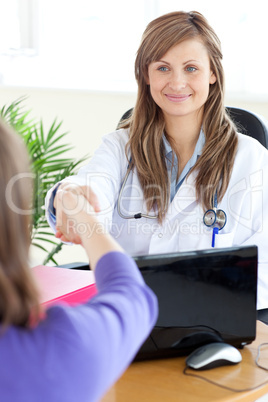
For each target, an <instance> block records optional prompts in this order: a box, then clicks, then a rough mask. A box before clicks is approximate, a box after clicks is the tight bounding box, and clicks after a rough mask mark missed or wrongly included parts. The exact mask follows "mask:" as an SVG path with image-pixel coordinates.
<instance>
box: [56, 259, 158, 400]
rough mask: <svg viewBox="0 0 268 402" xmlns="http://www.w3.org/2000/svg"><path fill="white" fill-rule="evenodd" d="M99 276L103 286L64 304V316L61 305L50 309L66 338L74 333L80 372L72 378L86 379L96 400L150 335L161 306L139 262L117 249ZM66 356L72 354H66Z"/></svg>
mask: <svg viewBox="0 0 268 402" xmlns="http://www.w3.org/2000/svg"><path fill="white" fill-rule="evenodd" d="M95 276H96V284H97V287H98V291H99V292H98V294H97V296H96V297H94V298H93V299H91V300H90V301H89V302H88V303H87V304H85V305H81V306H77V307H75V308H71V307H68V308H66V307H65V309H64V311H65V314H63V316H61V315H62V310H63V309H62V308H61V307H58V308H57V307H55V308H53V309H51V311H50V314H49V315H51V314H52V315H54V314H55V315H56V316H57V325H58V330H59V331H60V333H61V335H60V337H63V338H65V340H64V342H67V339H68V338H71V340H70V339H69V341H68V342H71V343H73V346H75V351H76V370H77V372H76V373H75V374H73V379H75V378H76V376H77V375H78V378H77V381H78V382H79V384H80V387H81V385H82V384H84V385H83V386H85V387H86V389H88V392H90V395H91V397H92V396H94V398H93V400H95V398H96V400H98V399H99V398H100V397H101V396H102V395H103V393H104V392H105V391H107V389H108V388H109V387H110V386H111V385H112V384H113V383H114V382H115V381H116V380H117V379H118V378H119V377H120V375H121V374H122V373H123V371H124V370H125V369H126V368H127V366H128V365H129V364H130V362H131V361H132V359H133V358H134V356H135V354H136V353H137V351H138V349H139V347H140V346H141V345H142V343H143V342H144V340H145V339H146V338H147V336H148V335H149V333H150V331H151V329H152V327H153V325H154V324H155V321H156V318H157V314H158V305H157V300H156V297H155V295H154V293H153V292H152V291H151V289H150V288H149V287H147V285H145V283H144V281H143V278H142V276H141V274H140V272H139V270H138V269H137V266H136V264H135V263H134V261H133V260H132V259H131V258H130V257H129V256H127V255H126V254H123V253H120V252H112V253H108V254H106V255H105V256H103V257H102V258H101V260H100V261H99V262H98V264H97V267H96V270H95ZM57 310H58V311H57ZM51 318H52V316H51ZM54 318H55V317H54ZM55 319H56V318H55ZM59 347H60V345H59ZM67 358H68V355H65V354H64V356H62V359H64V360H65V359H67ZM70 358H72V357H71V356H70ZM61 364H62V362H61ZM66 365H68V362H66ZM81 388H83V387H81ZM81 388H80V389H81ZM81 391H82V389H81Z"/></svg>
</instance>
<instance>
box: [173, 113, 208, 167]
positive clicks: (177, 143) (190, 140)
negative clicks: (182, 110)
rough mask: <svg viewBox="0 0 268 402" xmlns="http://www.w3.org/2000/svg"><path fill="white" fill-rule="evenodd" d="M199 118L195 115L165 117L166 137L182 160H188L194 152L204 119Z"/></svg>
mask: <svg viewBox="0 0 268 402" xmlns="http://www.w3.org/2000/svg"><path fill="white" fill-rule="evenodd" d="M187 117H188V116H187ZM199 120H200V119H197V118H196V117H193V116H191V117H190V118H186V117H184V118H182V117H176V116H175V117H171V118H168V119H165V122H166V126H165V133H166V137H167V139H168V141H169V143H170V145H171V146H172V148H173V149H174V151H175V152H176V154H177V156H178V157H179V158H180V159H181V160H182V159H187V161H188V160H189V159H190V158H191V156H192V154H193V152H194V149H195V146H196V143H197V140H198V137H199V134H200V130H201V126H202V121H199Z"/></svg>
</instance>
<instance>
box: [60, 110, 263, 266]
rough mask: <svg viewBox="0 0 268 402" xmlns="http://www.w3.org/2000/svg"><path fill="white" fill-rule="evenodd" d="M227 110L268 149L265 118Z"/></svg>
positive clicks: (243, 128)
mask: <svg viewBox="0 0 268 402" xmlns="http://www.w3.org/2000/svg"><path fill="white" fill-rule="evenodd" d="M226 109H227V112H228V114H229V116H230V117H231V119H232V120H233V121H234V123H235V124H236V125H237V128H238V130H239V132H241V133H243V134H246V135H249V136H250V137H253V138H256V139H257V140H258V141H259V142H260V143H261V144H262V145H263V146H264V147H265V148H267V149H268V123H267V121H266V120H265V118H264V117H262V116H260V115H257V114H255V113H252V112H249V111H248V110H245V109H239V108H236V107H230V106H227V107H226ZM132 111H133V108H132V109H129V110H127V111H126V112H125V113H124V114H123V116H122V117H121V119H120V121H119V123H118V126H119V124H120V122H121V121H123V120H125V119H127V118H128V117H130V116H131V113H132ZM118 126H117V128H118ZM59 266H60V267H64V268H71V269H83V270H88V269H89V265H88V263H83V262H81V263H80V262H76V263H70V264H65V265H59Z"/></svg>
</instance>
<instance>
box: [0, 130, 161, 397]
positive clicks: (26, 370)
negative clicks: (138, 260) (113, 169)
mask: <svg viewBox="0 0 268 402" xmlns="http://www.w3.org/2000/svg"><path fill="white" fill-rule="evenodd" d="M28 167H29V162H28V155H27V152H26V149H25V147H24V145H23V144H22V142H21V140H19V138H18V137H17V135H15V134H14V133H13V132H12V131H11V130H10V129H9V128H8V127H7V126H5V125H4V124H3V123H2V122H0V184H1V194H2V196H1V199H0V202H1V216H0V227H1V232H2V236H1V242H0V317H1V334H0V355H1V367H0V390H1V397H0V400H1V401H3V402H16V401H18V402H23V401H25V402H26V401H27V402H36V401H38V402H43V401H44V402H53V401H55V402H56V401H57V402H60V401H63V402H68V401H69V402H74V401H79V402H83V401H85V402H89V401H98V400H100V398H101V397H102V396H103V394H104V393H105V392H106V391H107V390H108V388H109V387H110V386H111V385H112V384H113V383H114V382H115V381H116V380H117V379H118V378H119V376H120V375H121V374H122V373H123V371H124V370H125V369H126V368H127V366H128V364H130V362H131V361H132V359H133V358H134V356H135V354H136V352H137V351H138V349H139V347H140V346H141V344H142V343H143V341H144V340H145V339H146V337H147V336H148V334H149V333H150V331H151V329H152V327H153V325H154V323H155V321H156V316H157V301H156V297H155V295H154V293H153V292H152V291H151V289H149V288H148V287H147V286H146V285H145V283H144V281H143V279H142V277H141V275H140V273H139V271H138V268H137V266H136V265H135V263H134V261H133V260H132V258H130V257H129V256H127V255H126V254H125V253H124V252H122V248H121V247H120V246H119V245H118V244H117V242H116V241H115V240H114V239H113V238H112V237H111V236H110V235H108V234H106V233H105V230H102V225H101V224H99V222H98V220H97V218H96V214H95V212H94V211H93V208H92V207H91V205H90V201H91V198H90V199H89V202H88V201H87V200H86V199H85V198H84V197H83V196H82V195H79V196H77V195H75V194H73V193H72V192H66V191H65V190H64V189H62V190H59V191H58V194H57V205H56V207H57V216H58V225H60V219H61V214H62V213H63V212H64V215H65V216H68V217H69V218H70V219H71V220H72V227H73V231H74V233H75V236H76V242H77V243H81V244H82V245H83V246H84V247H85V249H86V252H87V254H88V255H89V262H90V265H91V267H92V269H94V270H95V278H96V285H97V287H98V294H97V295H96V296H95V297H94V298H92V299H91V300H89V301H88V302H86V303H84V304H81V305H77V306H75V307H71V306H68V305H64V304H62V305H60V304H59V305H55V306H52V307H50V308H48V310H47V311H42V310H41V307H40V305H39V295H38V290H37V287H36V284H35V282H34V280H33V277H32V274H31V271H30V268H29V266H28V251H29V246H30V231H29V228H30V223H31V219H30V216H29V205H30V196H29V194H31V191H29V190H30V183H29V170H28ZM92 200H93V201H92V202H93V203H94V197H92ZM79 228H80V229H79ZM85 228H87V230H85ZM59 230H62V232H63V233H64V231H63V230H64V229H63V228H61V227H59Z"/></svg>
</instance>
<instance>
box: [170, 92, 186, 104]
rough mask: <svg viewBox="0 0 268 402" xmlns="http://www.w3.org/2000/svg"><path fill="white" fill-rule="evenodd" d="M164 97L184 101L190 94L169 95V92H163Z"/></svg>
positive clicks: (174, 100) (173, 100) (172, 100)
mask: <svg viewBox="0 0 268 402" xmlns="http://www.w3.org/2000/svg"><path fill="white" fill-rule="evenodd" d="M165 96H166V98H167V99H168V100H169V101H171V102H176V103H180V102H184V101H186V100H188V99H189V98H190V96H191V95H170V94H165Z"/></svg>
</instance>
